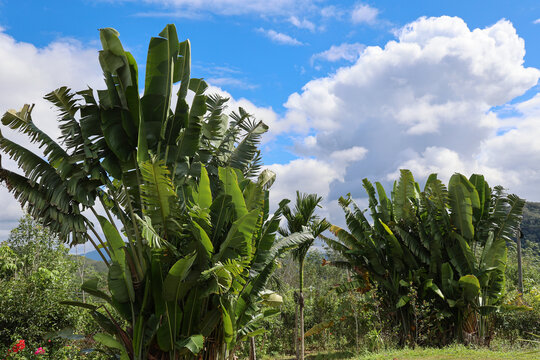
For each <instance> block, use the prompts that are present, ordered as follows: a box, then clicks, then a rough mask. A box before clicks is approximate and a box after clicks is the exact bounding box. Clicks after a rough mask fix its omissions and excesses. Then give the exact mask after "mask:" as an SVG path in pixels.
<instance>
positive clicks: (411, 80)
mask: <svg viewBox="0 0 540 360" xmlns="http://www.w3.org/2000/svg"><path fill="white" fill-rule="evenodd" d="M167 23H174V24H176V26H177V28H178V31H179V35H180V38H189V39H190V40H191V43H192V59H193V63H192V76H195V77H204V78H205V79H206V80H207V81H208V82H209V83H210V84H211V85H212V86H213V87H212V89H211V90H212V91H215V92H222V93H224V94H227V95H230V96H231V98H232V99H231V110H233V109H234V107H235V106H243V107H245V108H246V109H247V110H248V111H250V112H252V113H253V114H254V115H255V116H257V117H258V118H260V119H262V120H264V121H265V122H267V123H268V124H269V125H270V132H269V134H268V136H266V137H265V140H264V144H263V157H264V161H265V164H266V165H267V166H268V167H269V168H270V169H272V170H273V171H275V172H276V173H277V175H278V180H277V182H276V184H275V189H274V192H273V194H274V195H273V201H274V202H277V201H278V200H279V199H280V198H281V197H289V198H290V197H292V196H293V194H294V191H295V190H297V189H299V190H302V191H306V192H317V193H319V194H320V195H322V196H324V198H325V209H324V210H322V214H323V215H325V216H328V217H329V218H330V219H331V220H333V221H336V222H339V221H340V220H339V218H341V212H340V210H339V209H338V207H337V202H336V200H337V199H338V198H339V196H341V195H345V194H347V193H349V192H350V193H351V194H352V196H353V197H354V198H355V199H357V200H358V201H359V202H360V203H361V204H362V203H363V201H364V198H365V195H364V192H363V190H362V187H361V179H362V178H364V177H368V178H369V179H371V180H373V181H382V182H383V183H384V184H385V185H389V184H391V182H392V180H393V179H395V177H396V175H397V174H398V172H399V169H400V168H404V167H407V168H410V169H411V170H413V173H414V174H415V176H416V178H417V180H419V181H420V182H422V181H423V179H425V178H426V177H427V175H428V174H429V173H431V172H437V173H439V174H441V177H442V178H443V179H447V178H448V177H449V176H450V175H451V174H452V173H453V172H456V171H459V172H462V173H464V174H466V175H469V174H471V173H473V172H480V173H484V174H486V177H487V178H488V180H489V181H490V183H491V184H492V185H495V184H502V185H503V186H505V187H507V188H509V190H510V191H512V192H516V193H517V194H518V195H520V196H522V197H525V198H527V199H529V200H534V201H540V190H539V189H538V188H539V187H538V186H537V184H538V183H540V168H539V167H540V145H539V143H540V142H538V141H537V139H538V137H539V136H540V96H537V94H538V92H539V90H540V88H539V87H538V86H537V83H538V79H539V78H540V70H538V69H540V36H539V34H540V3H539V2H538V1H519V2H513V3H511V2H508V1H453V2H439V1H406V2H405V1H339V2H336V1H324V0H299V1H293V0H279V1H262V0H252V1H244V0H164V1H158V0H148V1H115V0H103V1H90V0H87V1H50V2H43V1H1V0H0V28H1V31H0V57H1V58H2V62H3V66H1V67H0V111H2V112H3V111H5V110H7V109H8V108H17V107H20V106H22V104H23V103H24V102H36V104H37V106H36V110H35V116H34V118H35V119H36V118H37V117H38V116H40V118H41V120H40V121H42V124H43V126H44V127H46V128H47V129H48V130H50V131H51V132H53V133H54V132H55V130H54V126H55V125H54V114H51V113H50V111H49V109H48V107H47V105H46V104H45V103H44V102H43V101H42V100H41V99H40V97H41V96H42V95H43V94H45V93H46V92H48V91H50V90H52V89H54V88H55V87H58V86H61V85H68V86H72V87H73V88H75V89H79V88H82V87H84V86H85V85H87V84H88V85H91V86H92V87H94V88H99V87H100V86H102V85H100V81H101V80H100V77H101V75H100V71H99V68H98V67H97V50H99V48H100V44H99V34H98V31H97V29H99V28H102V27H114V28H116V29H117V30H118V31H119V32H120V34H121V40H122V41H123V44H124V47H125V48H127V49H129V50H130V51H131V52H132V53H133V55H134V56H135V58H136V59H137V61H138V62H139V64H140V66H141V67H143V66H144V62H145V56H146V50H147V44H148V41H149V38H150V37H151V36H156V35H157V34H158V33H159V32H160V31H161V29H162V28H163V27H164V25H165V24H167ZM13 136H14V137H15V139H20V141H24V140H23V139H22V138H17V136H16V135H13ZM5 166H14V165H13V164H9V162H7V165H5ZM2 191H3V192H0V198H1V199H2V201H4V202H5V203H6V206H5V207H4V209H0V219H2V221H0V239H1V238H2V234H5V233H6V232H7V230H8V229H9V228H10V226H11V225H12V224H13V222H14V221H16V218H18V216H19V215H20V211H19V210H18V207H17V204H15V203H14V201H13V200H12V199H11V197H10V196H11V195H9V194H7V193H6V192H5V191H4V190H2ZM2 224H5V225H2Z"/></svg>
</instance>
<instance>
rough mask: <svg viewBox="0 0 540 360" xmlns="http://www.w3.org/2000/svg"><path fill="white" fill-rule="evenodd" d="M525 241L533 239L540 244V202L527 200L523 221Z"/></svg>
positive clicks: (522, 228)
mask: <svg viewBox="0 0 540 360" xmlns="http://www.w3.org/2000/svg"><path fill="white" fill-rule="evenodd" d="M521 231H522V232H523V239H524V240H525V241H524V243H525V244H526V243H527V241H532V242H535V243H537V244H540V202H527V204H526V205H525V209H524V211H523V221H522V222H521Z"/></svg>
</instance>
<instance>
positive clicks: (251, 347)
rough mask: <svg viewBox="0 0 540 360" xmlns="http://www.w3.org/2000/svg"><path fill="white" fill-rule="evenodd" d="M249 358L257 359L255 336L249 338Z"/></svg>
mask: <svg viewBox="0 0 540 360" xmlns="http://www.w3.org/2000/svg"><path fill="white" fill-rule="evenodd" d="M249 360H257V352H256V348H255V337H253V336H252V337H250V338H249Z"/></svg>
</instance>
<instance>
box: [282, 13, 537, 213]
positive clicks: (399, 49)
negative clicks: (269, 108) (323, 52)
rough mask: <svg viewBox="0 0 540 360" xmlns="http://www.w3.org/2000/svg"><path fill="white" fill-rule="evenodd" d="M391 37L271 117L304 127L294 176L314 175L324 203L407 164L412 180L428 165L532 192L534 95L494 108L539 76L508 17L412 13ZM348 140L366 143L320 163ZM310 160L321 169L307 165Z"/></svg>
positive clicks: (359, 192) (445, 174)
mask: <svg viewBox="0 0 540 360" xmlns="http://www.w3.org/2000/svg"><path fill="white" fill-rule="evenodd" d="M396 35H397V39H396V40H394V41H390V42H388V43H387V44H386V45H385V46H384V47H377V46H370V47H367V48H366V49H365V50H364V51H363V52H362V54H361V55H360V57H359V58H358V60H357V61H356V63H355V64H353V65H351V66H346V67H342V68H340V69H338V70H337V71H336V72H335V73H334V74H331V75H328V76H326V77H323V78H319V79H314V80H312V81H310V82H308V83H307V84H306V85H304V87H303V88H302V91H301V92H298V93H294V94H292V95H291V96H290V97H289V99H288V101H287V102H286V104H285V107H286V108H287V113H286V114H285V116H284V118H282V119H277V122H278V123H279V124H281V129H287V131H290V130H292V129H294V130H295V131H296V132H298V133H299V134H305V136H304V138H303V139H302V140H301V141H297V143H296V145H295V151H296V153H297V154H299V155H300V156H301V157H302V158H303V160H304V161H305V165H306V171H305V172H303V171H302V170H299V169H298V167H301V166H302V165H303V162H302V161H298V160H295V161H294V171H295V172H296V173H297V174H304V175H305V176H304V177H303V178H302V179H306V177H307V176H308V175H307V174H313V177H312V179H313V180H311V182H317V186H318V187H319V188H320V189H321V194H323V195H327V201H328V202H327V203H331V202H332V201H335V200H336V199H337V198H338V197H339V196H342V195H344V194H347V193H349V192H351V193H352V196H353V197H355V198H361V197H364V196H365V194H364V191H363V188H362V184H361V179H362V178H364V177H367V178H369V179H370V180H373V181H383V183H385V184H386V185H387V186H388V185H390V183H391V181H392V180H393V179H395V178H396V177H397V175H398V174H399V169H400V168H410V169H412V170H413V172H414V173H415V175H416V177H417V180H419V181H423V180H424V179H425V177H426V176H427V175H428V174H429V173H431V172H437V173H440V174H441V177H442V178H445V179H447V178H449V177H450V176H451V174H452V173H453V172H455V171H460V172H463V173H465V174H467V175H470V174H471V173H473V172H479V173H483V174H485V175H486V176H487V179H488V181H490V183H491V184H492V185H495V184H501V185H503V186H505V187H509V188H510V190H511V191H513V192H517V193H518V194H519V195H521V196H523V197H526V198H528V199H530V200H540V190H539V189H538V187H537V186H536V184H538V183H539V182H540V169H539V167H538V165H537V164H539V163H540V155H538V154H540V148H539V146H540V145H538V144H540V142H538V141H537V139H538V138H539V137H540V126H539V125H540V95H537V96H536V97H534V98H533V99H531V100H529V101H526V102H523V103H521V104H517V105H513V106H514V107H515V111H516V112H517V113H519V115H517V116H515V117H512V118H507V117H505V118H499V117H498V116H497V114H496V113H495V112H494V110H493V108H494V107H496V106H501V105H504V104H507V103H509V102H510V101H511V100H512V99H514V98H515V97H517V96H519V95H522V94H523V93H525V92H526V91H527V90H528V89H530V88H531V87H533V86H534V85H536V84H537V82H538V79H539V77H540V71H539V70H538V69H534V68H527V67H524V65H523V63H524V55H525V44H524V41H523V39H521V38H520V37H519V36H518V34H517V33H516V30H515V28H514V27H513V25H512V24H511V23H510V22H509V21H506V20H501V21H499V22H497V23H496V24H493V25H491V26H489V27H486V28H483V29H472V30H471V29H469V28H468V26H467V24H466V23H465V22H464V21H463V20H462V19H460V18H456V17H447V16H443V17H437V18H420V19H418V20H417V21H414V22H412V23H411V24H408V25H406V26H405V27H403V28H402V29H400V30H399V31H398V32H397V33H396ZM354 146H357V147H361V148H363V149H365V151H364V155H363V157H361V158H360V159H359V160H356V161H351V162H349V163H347V167H346V170H340V171H337V170H334V171H333V172H332V171H331V170H327V168H328V167H325V166H326V165H327V164H331V163H332V161H333V160H334V159H332V158H330V157H329V156H328V155H327V154H329V153H330V154H332V153H333V154H339V152H340V151H343V150H346V149H350V148H352V147H354ZM335 156H338V155H335ZM315 162H316V163H317V164H318V166H319V168H318V169H324V170H321V172H323V173H324V174H325V175H324V176H323V175H322V174H319V173H317V172H315V171H312V170H309V171H308V170H307V169H313V166H314V165H313V164H314V163H315ZM292 164H293V162H291V164H289V167H287V166H281V167H279V168H278V169H279V170H280V171H281V174H282V175H281V176H284V177H286V176H287V175H283V173H285V172H286V171H287V170H289V169H290V171H291V172H293V165H292ZM325 164H326V165H325ZM308 165H309V166H308ZM338 166H339V165H337V164H335V165H334V166H330V167H331V168H332V169H334V168H337V167H338ZM302 181H303V182H302V185H303V184H304V183H308V184H309V183H311V182H310V181H309V180H307V179H306V180H302ZM323 184H324V186H323ZM327 184H328V185H327ZM336 217H341V214H340V213H338V214H335V215H333V219H332V220H334V219H336Z"/></svg>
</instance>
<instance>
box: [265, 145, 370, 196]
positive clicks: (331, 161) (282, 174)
mask: <svg viewBox="0 0 540 360" xmlns="http://www.w3.org/2000/svg"><path fill="white" fill-rule="evenodd" d="M366 153H367V150H366V149H364V148H362V147H359V146H354V147H351V148H349V149H343V150H338V151H335V152H332V153H330V154H328V155H327V156H321V157H319V158H318V159H313V158H303V159H296V160H292V161H290V162H289V163H287V164H271V165H268V166H266V167H267V168H268V169H270V170H272V171H273V172H275V173H276V182H275V183H274V185H273V186H272V191H270V201H271V202H272V205H273V206H276V204H277V203H279V201H280V200H281V199H284V198H287V199H290V200H293V201H294V198H295V193H296V190H299V191H301V192H304V193H316V194H318V195H320V196H322V197H323V198H327V197H328V195H329V193H330V187H331V185H332V184H333V183H334V182H336V181H337V182H341V183H342V182H343V181H344V180H345V179H344V176H345V174H346V171H347V168H348V167H349V165H351V164H353V163H355V162H357V161H359V160H361V159H362V158H363V157H364V156H365V155H366Z"/></svg>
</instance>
